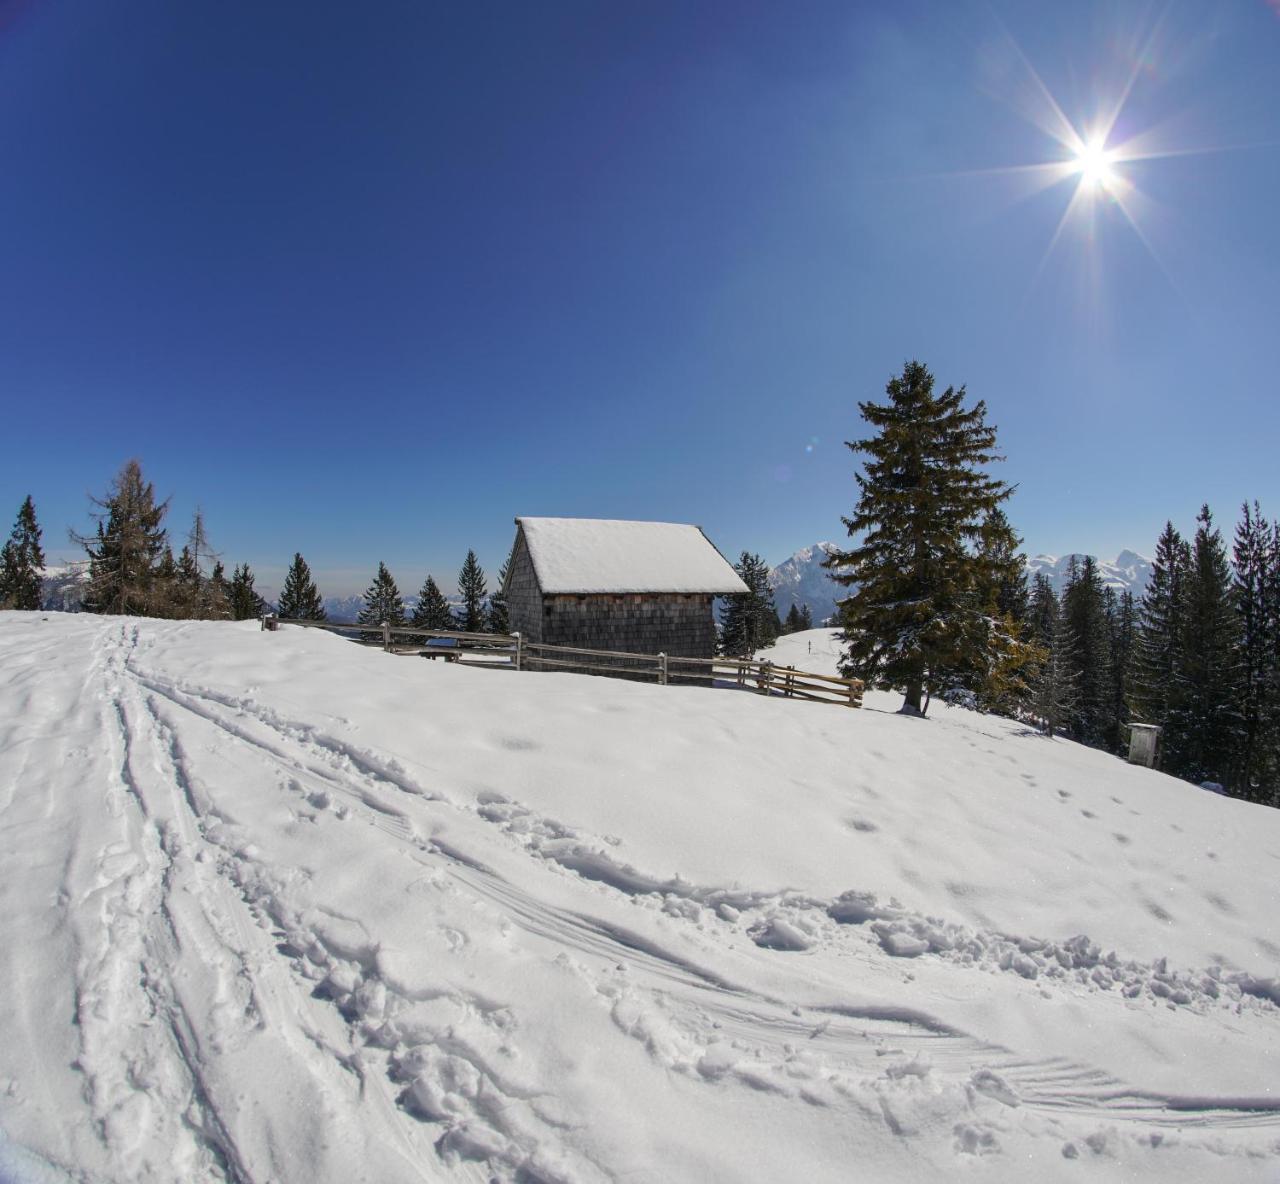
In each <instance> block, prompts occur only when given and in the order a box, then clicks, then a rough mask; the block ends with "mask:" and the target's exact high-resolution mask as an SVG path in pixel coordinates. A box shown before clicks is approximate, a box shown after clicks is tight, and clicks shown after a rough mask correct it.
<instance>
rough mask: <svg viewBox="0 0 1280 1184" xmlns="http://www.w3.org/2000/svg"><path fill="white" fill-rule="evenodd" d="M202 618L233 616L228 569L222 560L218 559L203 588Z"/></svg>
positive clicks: (218, 619) (206, 619)
mask: <svg viewBox="0 0 1280 1184" xmlns="http://www.w3.org/2000/svg"><path fill="white" fill-rule="evenodd" d="M202 594H203V598H202V601H201V613H200V615H201V619H202V620H205V621H225V620H226V619H227V618H228V617H230V616H231V589H230V586H229V585H228V584H227V571H226V568H224V567H223V566H222V560H221V559H219V560H217V561H216V562H215V563H214V565H213V571H212V572H211V573H210V574H209V578H208V580H207V581H205V585H204V588H203V589H202Z"/></svg>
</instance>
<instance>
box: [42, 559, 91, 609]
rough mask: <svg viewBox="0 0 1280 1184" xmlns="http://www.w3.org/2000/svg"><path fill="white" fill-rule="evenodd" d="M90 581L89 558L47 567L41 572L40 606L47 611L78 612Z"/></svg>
mask: <svg viewBox="0 0 1280 1184" xmlns="http://www.w3.org/2000/svg"><path fill="white" fill-rule="evenodd" d="M88 581H89V562H88V560H84V561H83V562H81V563H63V564H58V565H56V566H50V567H46V568H45V569H44V570H43V571H42V572H41V573H40V607H41V608H42V609H44V610H46V611H47V612H56V613H78V612H79V611H80V605H81V603H82V602H83V600H84V590H85V586H86V585H87V583H88Z"/></svg>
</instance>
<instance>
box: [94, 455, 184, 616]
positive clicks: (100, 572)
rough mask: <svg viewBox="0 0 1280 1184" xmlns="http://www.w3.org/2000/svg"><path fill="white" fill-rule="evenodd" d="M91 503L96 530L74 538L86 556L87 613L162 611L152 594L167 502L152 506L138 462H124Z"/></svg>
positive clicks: (151, 493)
mask: <svg viewBox="0 0 1280 1184" xmlns="http://www.w3.org/2000/svg"><path fill="white" fill-rule="evenodd" d="M90 500H91V501H92V503H93V505H94V506H96V507H97V509H96V510H94V511H92V513H93V514H94V515H95V517H97V518H98V524H97V528H96V530H95V532H94V534H93V535H89V536H86V535H73V536H72V537H73V538H75V539H76V541H77V542H79V543H80V544H81V546H83V547H84V549H85V551H86V552H87V554H88V556H89V584H88V589H87V591H86V595H85V599H84V607H85V609H86V610H87V611H89V612H98V613H117V614H120V615H122V616H143V615H145V614H148V613H155V612H157V611H158V610H162V609H163V605H162V604H157V602H156V598H155V595H154V593H155V590H156V588H155V569H156V565H157V564H158V562H159V561H160V558H161V555H162V553H163V552H164V548H165V531H164V527H163V525H162V523H163V522H164V516H165V514H166V513H167V512H168V509H169V502H168V500H167V499H166V500H165V501H163V502H160V503H157V502H156V500H155V490H154V489H153V487H152V485H151V483H150V482H147V481H144V480H143V478H142V466H141V465H140V464H139V463H138V462H137V461H136V460H130V461H128V462H126V464H125V466H124V468H122V469H121V470H120V472H119V473H118V474H117V475H116V477H115V479H114V480H113V481H112V483H111V488H110V489H109V490H108V491H107V494H106V496H105V497H103V498H96V497H95V498H91V499H90Z"/></svg>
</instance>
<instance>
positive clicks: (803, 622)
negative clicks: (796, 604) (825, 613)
mask: <svg viewBox="0 0 1280 1184" xmlns="http://www.w3.org/2000/svg"><path fill="white" fill-rule="evenodd" d="M800 628H801V630H806V629H812V628H813V613H812V612H811V611H810V609H809V606H808V605H807V604H802V605H801V606H800Z"/></svg>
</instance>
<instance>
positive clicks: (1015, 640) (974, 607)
mask: <svg viewBox="0 0 1280 1184" xmlns="http://www.w3.org/2000/svg"><path fill="white" fill-rule="evenodd" d="M1021 546H1022V540H1021V539H1020V538H1018V536H1017V534H1016V533H1014V530H1013V527H1012V525H1010V523H1009V519H1008V518H1007V517H1006V516H1005V513H1004V511H1003V510H1001V509H1000V508H999V507H996V508H994V509H993V510H992V511H991V512H990V513H988V514H987V515H986V517H985V518H984V519H983V522H982V527H981V531H980V533H979V536H978V540H977V547H976V550H975V554H974V565H973V572H972V577H971V584H970V590H969V594H968V604H967V608H968V612H967V613H966V614H964V616H963V617H962V620H963V621H964V622H965V623H964V632H963V634H962V636H963V637H964V640H965V644H964V647H963V652H962V655H961V657H960V667H959V669H958V670H957V672H956V674H957V679H956V689H957V690H958V691H959V692H960V693H961V701H970V700H971V701H972V702H973V704H974V706H976V707H978V708H980V709H981V710H983V711H992V712H997V713H999V714H1001V715H1011V716H1013V715H1017V714H1018V712H1019V711H1020V710H1022V708H1023V707H1025V705H1026V702H1027V698H1028V696H1029V694H1030V682H1029V679H1030V678H1031V676H1032V674H1033V671H1034V668H1035V665H1036V663H1037V661H1038V659H1039V657H1040V655H1039V654H1038V653H1037V651H1036V650H1035V649H1034V647H1032V646H1030V645H1029V644H1027V643H1026V642H1025V641H1024V640H1023V636H1022V634H1023V620H1024V618H1025V617H1026V615H1027V612H1028V598H1027V574H1026V558H1025V556H1023V555H1022V554H1021V552H1020V550H1019V548H1020V547H1021Z"/></svg>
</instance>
